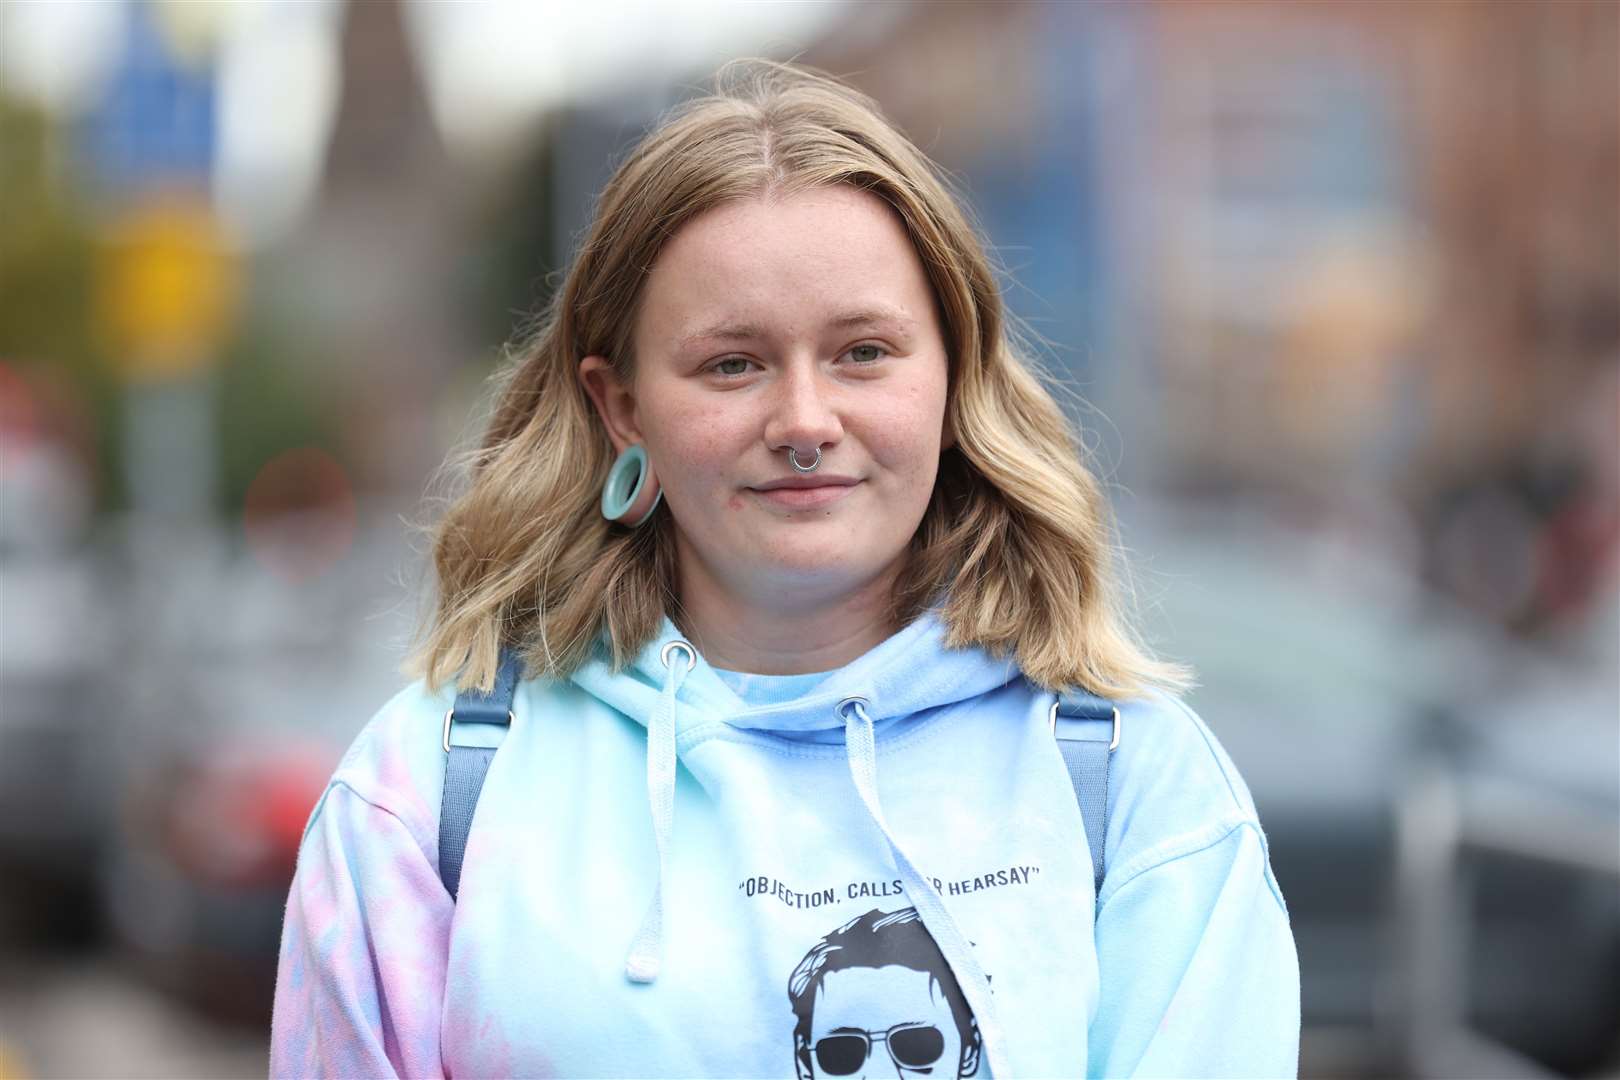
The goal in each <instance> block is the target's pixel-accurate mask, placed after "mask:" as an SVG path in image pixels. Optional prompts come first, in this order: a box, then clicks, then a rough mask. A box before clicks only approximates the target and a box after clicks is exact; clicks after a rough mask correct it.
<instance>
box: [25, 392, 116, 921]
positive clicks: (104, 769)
mask: <svg viewBox="0 0 1620 1080" xmlns="http://www.w3.org/2000/svg"><path fill="white" fill-rule="evenodd" d="M47 412H48V407H47V405H46V403H45V401H44V400H42V399H41V398H40V397H39V396H38V395H37V394H36V392H35V387H34V386H33V385H31V384H30V383H29V382H28V381H26V380H25V379H24V378H23V377H22V376H21V375H20V374H18V373H17V372H15V371H13V370H11V369H10V368H8V367H7V366H6V365H4V364H0V940H4V939H5V938H13V939H16V940H19V941H26V942H30V943H32V942H39V941H65V940H83V939H84V938H86V936H87V935H88V933H89V932H90V929H91V923H92V921H93V917H92V913H93V911H94V906H93V896H94V894H93V882H94V867H95V864H96V852H97V850H98V846H99V843H100V840H101V837H102V835H103V830H104V826H105V821H106V794H107V787H108V775H109V768H110V761H109V758H108V756H107V754H106V753H105V742H104V740H103V739H102V737H101V733H102V717H101V716H100V714H99V709H98V706H99V699H98V690H99V688H100V686H101V685H102V674H103V672H104V671H105V665H106V660H107V655H106V648H105V646H106V638H105V636H104V631H105V629H106V618H105V604H104V600H105V596H104V593H103V590H102V582H101V581H100V580H99V575H98V573H97V569H96V563H95V561H94V559H93V557H92V549H91V546H90V539H89V535H88V533H89V514H90V488H89V483H90V479H89V473H88V470H87V468H86V465H85V463H84V459H83V454H82V453H81V452H80V451H79V450H78V449H77V448H76V447H75V446H74V445H73V444H72V443H71V441H70V440H69V439H67V438H66V437H65V433H64V432H62V431H60V430H58V429H57V427H56V425H55V424H53V423H52V421H51V420H50V418H49V417H48V416H46V415H45V414H46V413H47Z"/></svg>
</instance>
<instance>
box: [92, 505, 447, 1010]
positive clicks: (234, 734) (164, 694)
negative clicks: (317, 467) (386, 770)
mask: <svg viewBox="0 0 1620 1080" xmlns="http://www.w3.org/2000/svg"><path fill="white" fill-rule="evenodd" d="M399 532H400V530H399V527H398V523H397V521H396V520H394V519H393V517H392V516H390V515H387V514H383V515H380V516H379V518H378V520H376V522H375V523H374V527H373V528H372V529H371V530H370V531H369V532H363V533H362V534H361V535H360V536H359V538H358V539H357V542H356V543H355V545H354V547H353V548H352V549H351V550H349V551H348V552H347V554H346V555H344V556H343V560H342V564H341V566H338V567H334V568H333V569H332V570H330V571H329V572H327V573H325V574H323V575H319V576H317V577H314V578H312V579H310V580H308V581H288V580H286V579H285V578H284V577H282V576H280V575H278V574H277V573H276V572H275V570H274V567H273V566H272V565H267V564H266V563H265V561H264V560H262V559H260V558H258V557H256V556H255V554H254V553H253V552H252V551H251V550H249V549H248V548H247V547H245V546H244V545H242V544H240V543H239V542H237V538H234V537H233V536H232V535H231V533H230V531H229V530H228V529H226V528H225V527H223V526H220V525H214V526H211V527H203V526H199V527H198V528H197V529H195V530H192V531H190V532H187V533H185V534H177V535H171V536H169V537H168V539H167V541H166V542H165V543H164V544H161V545H150V544H146V543H138V544H136V545H135V546H137V547H142V548H147V549H148V550H149V552H150V551H151V550H155V551H157V552H161V553H162V554H149V555H148V556H147V557H148V558H149V559H151V560H156V562H158V563H162V565H157V564H156V563H149V564H148V566H147V568H146V573H145V577H146V579H147V580H148V581H149V582H157V581H161V582H163V583H164V585H163V587H162V588H161V589H159V590H156V591H155V592H151V593H148V594H146V595H144V596H141V597H138V598H137V599H135V600H134V601H133V603H134V606H135V609H136V610H137V611H139V612H141V614H140V615H138V616H137V621H138V622H139V623H140V624H141V625H144V626H146V627H148V628H149V633H148V634H147V635H146V640H145V641H143V642H142V644H141V646H140V650H141V658H140V662H139V663H138V664H137V665H135V668H136V669H138V671H139V672H140V675H139V676H138V681H139V682H140V683H141V684H142V685H141V690H140V692H139V693H137V694H134V695H132V707H131V708H130V709H129V710H128V711H127V712H126V714H125V715H124V716H123V717H122V720H123V723H122V726H121V740H120V749H119V761H120V772H121V775H120V780H119V783H118V785H117V792H118V821H117V828H116V829H115V830H114V832H113V842H112V843H111V844H110V845H109V847H108V850H107V852H106V854H105V858H104V861H103V864H102V867H101V875H100V881H101V886H100V887H101V895H102V897H103V902H104V906H105V910H106V912H107V916H108V920H107V921H108V925H109V927H110V929H111V932H112V936H113V939H114V941H115V943H116V944H117V945H118V946H119V947H120V949H121V951H123V952H124V954H125V955H126V956H127V957H128V958H129V959H131V960H132V961H133V962H134V965H135V966H136V968H137V969H138V970H140V971H141V972H143V973H145V974H146V975H147V977H149V978H150V980H151V981H152V982H154V983H155V984H157V985H159V986H162V987H164V988H167V989H168V990H171V991H173V992H174V993H175V994H177V995H180V996H182V997H184V998H185V999H187V1000H189V1001H191V1002H193V1003H194V1004H196V1005H198V1006H200V1007H202V1008H204V1009H205V1010H207V1011H208V1012H209V1013H210V1014H212V1015H214V1016H216V1017H218V1018H220V1019H225V1020H235V1021H239V1022H242V1023H247V1024H257V1025H262V1024H266V1023H268V1019H269V1007H270V1002H271V996H272V992H273V989H274V982H275V967H276V959H277V954H278V947H279V942H280V932H281V924H282V916H283V912H284V908H285V904H286V900H287V891H288V887H289V886H290V884H291V880H292V874H293V868H294V865H295V860H296V856H297V851H298V846H299V843H300V841H301V839H302V835H303V831H304V828H305V825H306V823H307V822H308V820H309V816H310V813H311V811H312V810H313V809H314V806H315V803H316V801H317V799H318V798H319V796H320V794H321V791H322V790H323V789H324V787H325V785H326V782H327V780H328V779H329V777H330V776H331V773H332V771H333V769H334V768H335V767H336V765H337V762H338V760H339V758H340V757H341V755H342V753H343V751H344V750H345V749H346V748H347V746H348V745H349V743H350V742H351V741H352V740H353V739H354V737H355V736H356V735H357V734H358V733H359V731H360V729H361V728H362V727H363V726H364V724H365V723H366V721H367V720H368V719H369V718H370V717H371V715H372V714H373V713H374V712H375V711H376V710H377V709H378V707H380V706H381V705H382V704H383V703H384V702H385V701H387V700H388V698H389V697H391V696H392V695H393V694H394V693H395V692H396V691H397V690H398V689H399V688H400V687H401V686H402V685H403V684H404V678H403V676H401V675H400V674H399V673H398V672H397V665H398V663H399V660H400V659H401V657H402V651H401V646H402V644H403V641H404V637H405V631H406V629H407V628H406V626H405V624H404V622H403V620H402V615H403V614H404V613H405V612H404V611H403V609H402V606H401V604H400V603H399V601H398V600H397V598H395V597H393V596H392V594H391V593H390V589H391V588H392V587H393V580H394V578H395V571H396V569H397V567H398V559H399V557H400V556H401V553H402V551H401V548H400V545H399V543H398V539H399ZM429 737H433V736H432V735H431V733H430V735H429Z"/></svg>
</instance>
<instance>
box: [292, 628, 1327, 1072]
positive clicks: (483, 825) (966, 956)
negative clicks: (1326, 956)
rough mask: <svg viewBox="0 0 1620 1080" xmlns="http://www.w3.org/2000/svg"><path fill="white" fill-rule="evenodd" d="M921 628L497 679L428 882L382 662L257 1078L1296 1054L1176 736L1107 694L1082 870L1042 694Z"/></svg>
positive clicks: (1283, 947) (1148, 1064)
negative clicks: (486, 735)
mask: <svg viewBox="0 0 1620 1080" xmlns="http://www.w3.org/2000/svg"><path fill="white" fill-rule="evenodd" d="M944 636H945V628H944V626H943V624H942V623H941V622H940V620H939V618H938V614H937V611H932V610H931V611H929V612H926V613H925V614H924V615H923V616H921V617H919V618H918V619H917V620H915V621H914V622H913V623H911V624H910V625H909V626H907V627H905V628H903V629H902V630H900V631H899V632H898V633H896V634H895V635H894V636H892V637H890V638H889V639H888V640H886V641H884V642H883V643H881V644H880V645H878V646H876V647H874V648H873V649H871V650H870V651H869V652H867V653H866V654H865V655H863V656H861V657H859V658H858V659H856V660H855V661H853V662H852V663H850V664H848V665H847V666H845V667H843V668H840V669H838V670H837V671H833V672H828V673H825V674H824V675H821V676H782V677H774V678H773V677H766V676H749V675H741V674H738V673H733V672H717V671H716V670H715V669H714V668H711V667H710V666H709V665H708V664H707V663H706V662H705V660H704V659H703V657H702V656H700V655H698V654H697V652H696V650H694V649H692V647H691V646H690V645H687V644H686V643H685V642H684V640H683V639H682V638H681V637H680V634H679V632H678V631H677V629H676V628H675V626H674V625H673V624H672V623H670V622H669V621H668V620H666V621H665V624H664V627H663V632H662V633H661V634H660V635H659V637H658V639H657V640H656V641H654V642H652V643H651V644H649V645H648V646H647V647H646V648H645V649H643V650H642V651H641V653H640V655H639V656H637V657H636V659H635V660H634V662H633V663H632V664H631V665H630V666H629V667H628V668H626V669H625V670H623V671H621V672H619V673H617V674H615V673H613V672H612V671H611V670H610V669H609V666H608V664H607V662H606V660H605V659H604V658H603V657H605V655H606V654H605V651H604V650H603V643H601V642H598V650H599V653H598V658H597V659H594V660H592V661H591V662H589V663H587V664H586V665H585V666H583V667H582V668H581V669H580V670H579V671H578V672H576V673H575V674H574V676H573V677H572V679H571V680H569V681H566V682H562V681H557V680H549V679H542V680H535V679H525V680H523V681H522V682H521V683H520V684H519V686H518V692H517V697H516V701H515V707H514V713H515V717H514V720H513V724H512V727H511V730H510V733H509V734H508V735H507V736H506V738H505V740H504V742H503V743H502V747H501V750H500V752H499V753H498V754H496V755H495V758H494V761H493V764H492V765H491V767H490V770H489V774H488V776H487V778H486V780H485V783H484V788H483V793H482V796H481V798H480V801H479V805H478V811H477V815H476V817H475V819H474V822H473V827H472V832H471V835H470V838H469V841H468V846H467V852H466V857H465V861H464V864H463V870H462V879H461V889H460V899H459V902H453V901H452V900H451V898H450V897H449V895H448V894H447V893H446V891H445V889H444V887H443V885H442V884H441V883H440V881H439V878H438V874H437V870H436V867H437V864H438V807H439V800H440V796H441V793H442V789H443V775H444V751H443V749H442V748H441V746H440V742H439V740H440V728H441V725H442V723H443V717H444V714H445V711H446V710H447V709H448V708H449V707H450V704H451V702H452V700H453V697H454V694H453V691H452V689H451V688H449V687H446V688H444V689H443V690H442V692H440V693H437V694H429V693H427V692H426V691H425V689H424V687H423V685H422V684H421V683H420V682H418V683H416V684H413V685H411V686H409V687H407V688H406V689H405V690H403V691H402V692H401V693H400V694H398V695H397V696H396V697H395V698H394V699H393V700H392V701H390V702H389V703H388V704H387V705H385V706H384V707H383V708H382V709H381V710H380V711H379V712H378V713H377V715H376V716H375V717H373V719H372V721H371V722H370V723H369V724H368V725H367V726H366V728H365V730H363V731H362V732H361V733H360V735H359V737H358V738H357V739H356V740H355V742H354V744H353V745H352V746H351V747H350V749H349V751H348V753H347V754H346V755H345V757H344V758H343V760H342V762H341V763H340V765H339V766H338V768H337V770H336V772H335V773H334V775H333V777H332V781H331V783H330V785H329V786H328V788H327V790H326V792H325V794H324V795H323V796H322V798H321V801H320V803H319V804H318V805H317V806H316V808H315V811H314V813H313V814H312V815H311V818H310V822H309V826H308V830H307V832H306V834H305V837H304V842H303V847H302V849H301V851H300V855H299V863H298V871H297V875H296V877H295V879H294V881H293V886H292V890H291V894H290V896H289V901H288V907H287V918H286V923H285V928H284V932H283V942H282V952H281V960H280V970H279V974H278V979H277V986H276V999H275V1011H274V1018H273V1022H272V1043H271V1055H270V1072H271V1074H272V1075H273V1076H317V1075H318V1076H336V1075H344V1076H354V1075H361V1076H394V1075H400V1076H405V1075H408V1076H445V1075H447V1076H469V1077H470V1076H614V1077H628V1076H644V1077H652V1076H685V1077H696V1076H783V1077H788V1076H797V1077H811V1076H881V1075H890V1076H895V1075H898V1076H932V1077H938V1076H977V1077H986V1076H994V1077H997V1078H1005V1077H1045V1076H1081V1075H1086V1076H1093V1077H1101V1076H1178V1077H1210V1076H1241V1077H1261V1076H1268V1077H1269V1076H1294V1075H1295V1074H1296V1070H1297V1064H1298V1045H1299V971H1298V962H1297V959H1296V954H1295V950H1294V941H1293V937H1292V934H1291V931H1290V929H1289V923H1288V914H1287V909H1286V907H1285V905H1284V902H1283V898H1282V894H1281V892H1280V891H1279V889H1278V887H1277V883H1276V881H1275V879H1274V878H1273V876H1272V873H1271V868H1270V865H1269V862H1268V859H1267V854H1266V843H1265V836H1264V833H1263V832H1262V831H1261V828H1260V825H1259V822H1258V819H1257V817H1256V815H1255V810H1254V804H1253V802H1252V801H1251V799H1250V797H1249V793H1248V791H1247V789H1246V788H1245V786H1244V784H1243V781H1242V780H1241V778H1240V777H1239V775H1238V773H1237V771H1236V769H1235V768H1234V767H1233V765H1232V762H1231V761H1230V760H1229V759H1228V757H1227V756H1226V754H1225V752H1224V751H1223V750H1222V749H1221V747H1220V745H1219V744H1218V743H1217V742H1216V740H1215V738H1214V736H1213V735H1212V734H1211V733H1210V731H1209V729H1208V728H1207V727H1206V726H1205V725H1204V724H1203V722H1202V721H1201V720H1200V719H1199V718H1198V717H1197V716H1196V715H1194V714H1193V713H1192V712H1191V711H1190V710H1189V709H1188V708H1187V707H1186V706H1185V705H1183V704H1181V703H1180V702H1179V701H1178V700H1176V699H1174V698H1172V697H1168V696H1166V695H1163V694H1158V693H1154V694H1150V695H1147V696H1144V697H1141V698H1136V699H1131V700H1127V701H1123V702H1120V703H1119V704H1120V717H1121V740H1120V745H1119V749H1118V750H1117V751H1116V752H1115V754H1114V759H1113V763H1112V769H1111V774H1110V786H1109V793H1108V801H1109V806H1110V818H1109V826H1108V833H1107V843H1106V852H1107V876H1106V878H1105V880H1104V882H1103V886H1102V889H1101V890H1100V894H1094V891H1093V886H1092V873H1091V862H1090V857H1089V854H1088V850H1087V845H1086V840H1085V834H1084V832H1083V826H1082V823H1081V818H1080V811H1079V808H1078V805H1077V804H1076V801H1075V797H1074V793H1073V789H1072V788H1071V786H1070V782H1069V779H1068V775H1067V773H1066V771H1065V768H1064V764H1063V760H1062V757H1061V754H1060V753H1059V751H1058V749H1057V746H1056V744H1055V742H1054V741H1053V737H1052V734H1051V731H1050V728H1049V726H1048V714H1049V712H1050V709H1051V705H1052V702H1053V700H1054V697H1053V695H1051V694H1049V693H1045V692H1042V691H1040V690H1038V689H1037V688H1035V687H1034V686H1033V685H1032V684H1031V683H1029V682H1028V681H1027V680H1026V679H1025V678H1024V677H1023V675H1022V674H1021V673H1020V672H1019V671H1018V670H1017V668H1016V667H1015V666H1014V664H1013V663H1012V661H1010V660H997V659H994V658H992V657H991V656H989V655H988V654H987V653H986V652H985V651H984V650H982V649H978V648H969V649H958V650H950V649H946V648H945V647H944ZM666 658H667V660H668V663H667V664H666V662H665V660H666ZM480 727H481V725H474V726H472V727H471V728H469V731H472V732H476V731H477V730H478V729H479V728H480Z"/></svg>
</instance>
